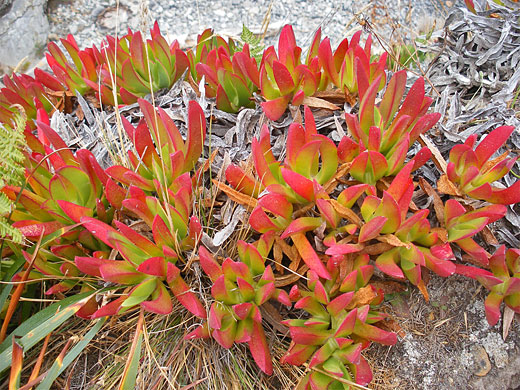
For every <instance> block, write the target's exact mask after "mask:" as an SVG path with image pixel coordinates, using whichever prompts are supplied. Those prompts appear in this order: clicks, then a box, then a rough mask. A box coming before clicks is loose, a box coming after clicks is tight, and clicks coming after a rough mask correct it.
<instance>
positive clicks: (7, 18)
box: [0, 0, 49, 71]
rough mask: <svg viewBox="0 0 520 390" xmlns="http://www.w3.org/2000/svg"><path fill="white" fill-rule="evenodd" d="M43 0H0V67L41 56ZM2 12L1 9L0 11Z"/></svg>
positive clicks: (44, 27)
mask: <svg viewBox="0 0 520 390" xmlns="http://www.w3.org/2000/svg"><path fill="white" fill-rule="evenodd" d="M46 4H47V0H0V69H2V68H3V70H4V71H5V70H7V69H9V68H14V67H15V66H17V65H18V64H19V63H20V61H22V60H24V58H27V59H26V60H25V61H26V62H27V65H29V64H30V63H31V62H34V61H35V60H37V59H39V58H40V57H41V56H42V53H43V49H44V48H45V44H46V43H47V35H48V34H49V21H48V20H47V16H46V15H45V7H46ZM2 12H5V14H4V15H2Z"/></svg>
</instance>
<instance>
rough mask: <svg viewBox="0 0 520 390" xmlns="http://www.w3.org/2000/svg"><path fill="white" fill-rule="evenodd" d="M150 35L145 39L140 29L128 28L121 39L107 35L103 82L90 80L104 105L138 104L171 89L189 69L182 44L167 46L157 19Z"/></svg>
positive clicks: (103, 51) (102, 67)
mask: <svg viewBox="0 0 520 390" xmlns="http://www.w3.org/2000/svg"><path fill="white" fill-rule="evenodd" d="M150 35H151V38H150V39H147V40H146V41H144V40H143V37H142V35H141V33H140V32H139V31H137V32H132V31H131V30H128V33H127V34H126V35H125V36H123V37H121V38H118V39H116V38H114V37H111V36H107V38H106V45H105V46H104V47H102V49H101V57H102V58H103V59H104V62H103V63H102V64H101V68H100V79H101V85H100V86H98V85H97V84H96V83H92V82H90V81H87V84H88V85H90V86H91V87H92V88H93V89H94V90H96V92H97V93H98V95H99V96H100V97H101V99H102V101H103V102H104V103H105V104H109V105H115V103H120V102H123V103H125V104H132V103H135V102H136V101H137V99H138V98H139V97H142V96H146V95H148V94H150V93H152V92H156V91H158V90H160V89H163V88H170V87H171V86H172V85H173V83H174V82H175V81H177V80H178V79H179V78H180V77H181V76H182V75H183V74H184V72H185V71H186V69H188V66H189V62H188V57H187V56H186V54H185V53H184V52H183V51H182V50H180V49H179V43H178V42H177V41H173V43H172V44H171V45H168V43H167V42H166V39H165V38H164V37H163V35H162V34H161V31H160V29H159V25H158V24H157V22H156V23H155V24H154V26H153V28H152V29H151V30H150ZM114 89H115V95H116V96H117V97H118V98H117V101H115V100H114V96H113V95H114V94H113V92H112V90H114Z"/></svg>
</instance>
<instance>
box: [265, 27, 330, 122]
mask: <svg viewBox="0 0 520 390" xmlns="http://www.w3.org/2000/svg"><path fill="white" fill-rule="evenodd" d="M318 34H319V31H318ZM317 36H318V35H317ZM301 53H302V49H301V47H299V46H297V45H296V38H295V37H294V32H293V29H292V26H290V25H286V26H284V28H283V29H282V32H281V33H280V39H279V41H278V53H277V52H276V50H275V49H274V47H273V46H269V47H268V48H267V49H266V50H265V51H264V55H263V57H262V63H261V65H260V90H261V93H262V96H263V97H264V98H265V99H266V102H264V103H262V109H263V110H264V112H265V115H266V116H267V117H268V118H269V119H271V120H277V119H279V118H280V117H281V116H282V115H283V113H284V112H285V110H286V108H287V105H288V104H289V103H291V104H292V105H294V106H299V105H300V104H302V103H303V99H304V98H305V97H306V96H312V95H313V94H314V93H315V92H316V91H317V90H318V87H319V86H320V77H321V72H320V69H319V66H317V64H316V61H314V65H313V66H312V67H309V66H307V65H305V64H302V63H301ZM313 71H314V72H313Z"/></svg>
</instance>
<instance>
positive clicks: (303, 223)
mask: <svg viewBox="0 0 520 390" xmlns="http://www.w3.org/2000/svg"><path fill="white" fill-rule="evenodd" d="M322 222H323V221H322V219H321V218H313V217H301V218H298V219H296V220H294V221H292V222H291V223H290V224H289V226H287V228H286V229H285V231H284V232H283V234H282V235H281V236H280V237H281V238H282V239H285V238H287V237H290V236H291V235H293V234H296V233H305V232H308V231H311V230H314V229H316V228H318V227H320V226H321V224H322Z"/></svg>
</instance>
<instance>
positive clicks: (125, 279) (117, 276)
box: [99, 260, 145, 285]
mask: <svg viewBox="0 0 520 390" xmlns="http://www.w3.org/2000/svg"><path fill="white" fill-rule="evenodd" d="M99 273H100V274H101V277H102V278H103V279H104V280H106V281H107V282H112V283H117V284H130V285H135V284H138V283H140V282H142V281H143V280H144V278H145V276H144V275H143V274H142V273H141V272H137V271H136V270H135V268H134V267H133V266H131V265H130V264H128V263H127V262H126V261H116V260H112V261H105V262H104V263H103V264H102V265H101V266H100V267H99Z"/></svg>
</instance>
